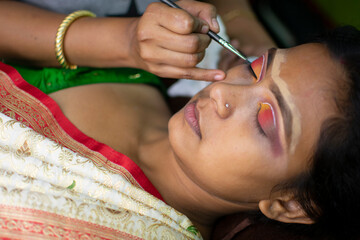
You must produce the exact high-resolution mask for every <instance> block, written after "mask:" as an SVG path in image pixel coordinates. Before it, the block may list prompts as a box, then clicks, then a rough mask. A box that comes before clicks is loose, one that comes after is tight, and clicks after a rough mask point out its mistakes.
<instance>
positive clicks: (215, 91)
mask: <svg viewBox="0 0 360 240" xmlns="http://www.w3.org/2000/svg"><path fill="white" fill-rule="evenodd" d="M232 87H234V86H233V84H229V83H224V82H217V83H213V84H212V88H211V89H210V99H211V100H212V101H213V102H214V104H215V109H216V112H217V114H218V115H219V116H220V118H227V117H229V116H230V115H231V112H232V111H233V109H234V107H235V105H234V104H235V101H234V100H233V93H232V91H231V88H232Z"/></svg>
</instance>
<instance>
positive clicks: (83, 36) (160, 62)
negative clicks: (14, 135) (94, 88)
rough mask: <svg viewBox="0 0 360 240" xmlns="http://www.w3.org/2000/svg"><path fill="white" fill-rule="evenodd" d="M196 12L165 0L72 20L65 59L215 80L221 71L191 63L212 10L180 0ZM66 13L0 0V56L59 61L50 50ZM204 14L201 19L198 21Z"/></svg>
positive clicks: (45, 62)
mask: <svg viewBox="0 0 360 240" xmlns="http://www.w3.org/2000/svg"><path fill="white" fill-rule="evenodd" d="M178 3H179V5H181V6H182V7H183V8H184V9H187V10H188V11H191V14H193V15H194V16H197V17H198V18H196V17H192V16H191V15H190V14H187V13H185V12H184V11H180V10H178V9H171V8H170V7H168V6H166V5H165V4H161V3H154V4H152V5H150V6H149V8H148V9H147V10H146V12H145V14H144V16H143V17H142V18H140V19H139V18H90V17H84V18H80V19H78V20H76V21H75V22H74V23H73V24H71V26H70V27H69V29H68V31H67V33H66V36H65V39H64V52H65V56H66V58H67V60H68V61H69V62H70V63H72V64H76V65H78V66H90V67H135V68H142V69H145V70H148V71H150V72H152V73H155V74H157V75H159V76H162V77H172V78H182V77H187V78H193V79H204V80H214V77H215V75H219V74H220V75H221V76H222V77H223V76H224V73H223V72H222V71H220V70H203V69H197V68H195V65H196V63H198V62H199V61H200V60H201V58H202V56H203V53H204V49H205V48H206V46H207V45H208V43H209V41H210V39H209V38H208V36H207V35H206V34H201V33H200V32H201V29H202V27H203V26H210V28H211V29H212V30H215V31H217V29H216V28H215V27H214V25H213V23H212V22H211V20H212V18H213V17H214V16H215V9H214V8H213V7H211V6H210V5H208V4H205V3H199V2H195V1H183V2H182V1H179V2H178ZM65 16H66V15H63V14H58V13H54V12H50V11H47V10H43V9H40V8H37V7H34V6H31V5H28V4H25V3H21V2H15V1H4V0H0V23H1V24H0V36H1V38H0V58H4V59H6V60H7V61H9V62H11V61H12V62H17V63H22V64H28V65H36V66H54V67H56V66H59V64H58V63H57V61H56V57H55V51H54V41H55V35H56V31H57V28H58V27H59V25H60V23H61V22H62V20H63V19H64V18H65ZM200 18H201V19H203V20H200Z"/></svg>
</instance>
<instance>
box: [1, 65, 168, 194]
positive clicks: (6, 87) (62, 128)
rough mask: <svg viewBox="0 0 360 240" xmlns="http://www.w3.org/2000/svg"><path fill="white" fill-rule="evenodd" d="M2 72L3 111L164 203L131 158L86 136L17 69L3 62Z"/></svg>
mask: <svg viewBox="0 0 360 240" xmlns="http://www.w3.org/2000/svg"><path fill="white" fill-rule="evenodd" d="M0 69H2V70H3V71H0V112H3V113H4V114H6V115H7V116H9V117H11V118H13V119H16V120H18V121H20V122H22V123H24V124H25V125H26V126H28V127H31V128H33V129H34V130H35V131H37V132H39V133H41V134H43V135H44V136H46V137H48V138H50V139H53V140H54V141H56V142H59V143H60V144H62V145H63V146H65V147H67V148H69V149H71V150H73V151H76V152H78V153H79V154H81V155H83V156H85V157H87V158H89V159H91V161H93V162H94V163H95V164H96V165H97V166H98V167H99V168H100V169H102V168H103V169H108V170H110V171H112V172H116V173H119V174H121V175H123V176H124V177H125V178H126V179H127V180H128V181H129V182H131V183H132V184H133V185H134V186H137V187H141V188H143V189H144V190H146V191H147V192H149V193H151V194H153V195H154V196H155V197H157V198H159V199H161V200H162V197H161V195H160V194H159V192H158V191H157V190H156V189H155V187H154V186H153V185H152V183H151V182H150V181H149V180H148V179H147V177H146V176H145V175H144V173H143V172H142V170H141V169H140V168H139V167H138V166H137V165H136V164H135V163H134V162H133V161H132V160H131V159H129V158H128V157H127V156H125V155H123V154H121V153H119V152H116V151H115V150H113V149H111V148H110V147H108V146H106V145H104V144H101V143H99V142H97V141H95V140H94V139H90V138H89V137H87V136H86V135H85V134H83V133H82V132H81V131H80V130H78V129H77V128H76V127H75V126H74V125H73V124H72V123H71V122H70V121H69V120H68V119H67V118H66V117H65V116H64V114H63V113H62V112H61V110H60V108H59V107H58V105H57V104H56V103H55V102H54V101H53V100H52V99H51V98H50V97H48V96H47V95H46V94H44V93H43V92H41V91H40V90H39V89H37V88H35V87H33V86H32V85H30V84H28V83H27V82H26V81H25V80H24V79H23V78H22V77H21V76H20V74H19V73H18V72H17V71H16V70H15V69H14V68H12V67H11V66H9V65H6V64H4V63H1V62H0ZM10 76H11V77H10ZM100 153H101V154H100ZM109 160H110V161H109Z"/></svg>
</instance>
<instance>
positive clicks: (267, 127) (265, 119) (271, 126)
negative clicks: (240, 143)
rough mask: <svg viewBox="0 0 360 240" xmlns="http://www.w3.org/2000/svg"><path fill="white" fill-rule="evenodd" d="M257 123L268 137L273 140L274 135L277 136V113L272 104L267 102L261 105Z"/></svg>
mask: <svg viewBox="0 0 360 240" xmlns="http://www.w3.org/2000/svg"><path fill="white" fill-rule="evenodd" d="M269 114H271V115H269ZM257 121H258V123H259V126H260V127H261V130H262V131H263V133H265V135H266V136H268V137H270V138H273V137H274V134H276V127H277V126H276V117H275V111H274V109H273V107H272V105H271V104H270V103H267V102H260V103H259V110H258V114H257Z"/></svg>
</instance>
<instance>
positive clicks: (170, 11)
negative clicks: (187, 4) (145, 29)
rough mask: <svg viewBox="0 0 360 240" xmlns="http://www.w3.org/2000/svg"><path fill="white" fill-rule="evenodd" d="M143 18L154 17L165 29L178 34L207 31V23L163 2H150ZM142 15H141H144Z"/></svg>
mask: <svg viewBox="0 0 360 240" xmlns="http://www.w3.org/2000/svg"><path fill="white" fill-rule="evenodd" d="M144 16H145V18H148V19H150V18H155V19H156V20H157V22H158V23H159V24H160V25H161V26H162V27H164V28H166V29H171V31H173V32H175V33H178V34H183V35H185V34H190V33H194V32H196V33H204V34H205V33H207V32H208V31H209V24H208V23H207V22H206V21H204V20H203V19H199V18H197V17H195V16H193V15H191V14H190V13H188V12H186V11H185V10H182V9H177V8H171V7H169V6H167V5H165V4H163V3H152V4H150V5H149V6H148V8H147V9H146V11H145V13H144ZM144 16H143V17H144Z"/></svg>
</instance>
